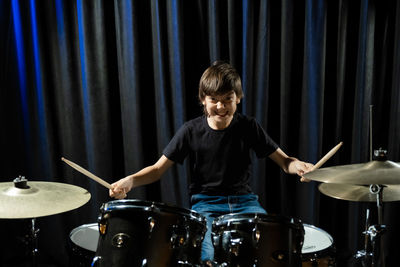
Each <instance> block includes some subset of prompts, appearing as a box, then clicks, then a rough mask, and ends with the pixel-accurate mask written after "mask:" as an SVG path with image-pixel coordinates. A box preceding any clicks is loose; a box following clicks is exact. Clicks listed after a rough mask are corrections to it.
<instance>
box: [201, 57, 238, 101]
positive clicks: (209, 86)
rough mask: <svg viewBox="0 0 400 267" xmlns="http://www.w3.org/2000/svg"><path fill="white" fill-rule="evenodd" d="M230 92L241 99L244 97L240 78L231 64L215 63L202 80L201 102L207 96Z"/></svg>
mask: <svg viewBox="0 0 400 267" xmlns="http://www.w3.org/2000/svg"><path fill="white" fill-rule="evenodd" d="M230 91H234V92H235V93H236V96H237V97H238V98H239V99H241V98H242V97H243V91H242V82H241V80H240V76H239V74H238V73H237V71H236V70H235V69H234V68H233V67H232V66H231V65H230V64H229V63H226V62H223V61H215V62H214V63H213V64H212V65H211V66H210V67H208V68H207V69H206V70H205V71H204V73H203V75H202V76H201V78H200V83H199V100H200V102H201V101H203V100H204V98H205V97H206V96H207V95H209V96H215V95H223V94H226V93H229V92H230Z"/></svg>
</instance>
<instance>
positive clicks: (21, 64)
mask: <svg viewBox="0 0 400 267" xmlns="http://www.w3.org/2000/svg"><path fill="white" fill-rule="evenodd" d="M11 8H12V16H13V22H14V34H15V44H16V49H17V62H18V77H19V90H20V97H21V109H22V119H23V129H24V133H23V135H24V141H25V144H26V153H24V154H25V157H26V159H27V160H26V161H27V162H28V165H29V166H30V162H31V161H30V160H29V159H30V158H31V155H32V154H31V149H30V141H29V140H30V138H29V137H30V130H31V129H30V125H29V107H28V96H27V77H26V69H25V67H26V62H25V52H24V39H23V33H22V25H21V14H20V7H19V1H12V2H11Z"/></svg>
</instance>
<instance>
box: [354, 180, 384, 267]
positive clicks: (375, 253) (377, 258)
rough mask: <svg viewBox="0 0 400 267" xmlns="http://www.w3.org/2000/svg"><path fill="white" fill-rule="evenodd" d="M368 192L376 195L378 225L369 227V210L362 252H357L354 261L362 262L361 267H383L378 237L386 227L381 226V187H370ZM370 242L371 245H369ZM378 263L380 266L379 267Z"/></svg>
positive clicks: (381, 245) (381, 249) (382, 253)
mask: <svg viewBox="0 0 400 267" xmlns="http://www.w3.org/2000/svg"><path fill="white" fill-rule="evenodd" d="M370 192H371V193H372V194H376V202H377V208H378V224H377V225H371V226H370V225H369V224H370V218H369V209H368V208H367V213H366V229H365V231H364V232H363V234H364V235H365V245H364V250H360V251H357V253H356V255H355V256H354V257H355V258H356V259H361V260H362V266H365V267H367V266H368V267H369V266H371V267H377V266H380V267H385V255H384V250H383V242H381V239H380V237H381V236H382V235H383V234H384V233H385V232H386V225H383V224H382V193H383V186H381V185H371V186H370ZM369 242H371V243H369ZM379 262H380V265H379Z"/></svg>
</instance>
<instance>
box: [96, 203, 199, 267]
mask: <svg viewBox="0 0 400 267" xmlns="http://www.w3.org/2000/svg"><path fill="white" fill-rule="evenodd" d="M99 230H100V236H99V242H98V246H97V251H96V255H95V258H94V259H93V263H92V266H101V267H110V266H113V267H123V266H129V267H134V266H148V267H160V266H165V267H168V266H195V265H196V264H200V254H201V244H202V241H203V238H204V234H205V232H206V219H205V217H203V216H201V215H200V214H198V213H196V212H195V211H192V210H187V209H184V208H179V207H175V206H169V205H166V204H162V203H156V202H149V201H141V200H130V199H127V200H114V201H110V202H108V203H105V204H103V205H102V207H101V214H100V216H99Z"/></svg>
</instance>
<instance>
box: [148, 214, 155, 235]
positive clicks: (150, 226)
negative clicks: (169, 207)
mask: <svg viewBox="0 0 400 267" xmlns="http://www.w3.org/2000/svg"><path fill="white" fill-rule="evenodd" d="M147 221H148V222H149V233H150V234H151V233H152V232H153V229H154V226H155V225H156V220H154V218H153V217H149V218H147ZM149 238H150V236H149Z"/></svg>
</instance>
